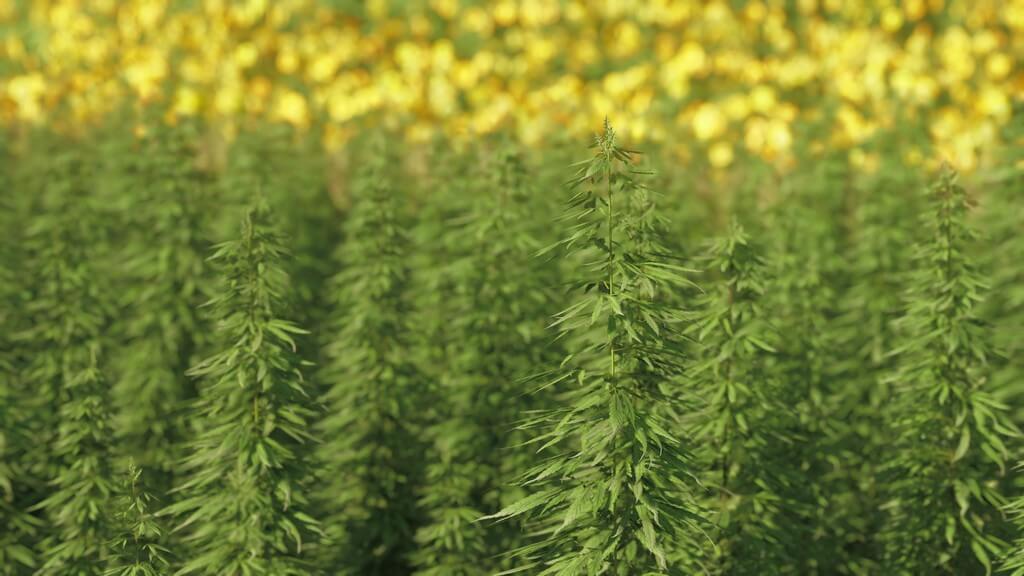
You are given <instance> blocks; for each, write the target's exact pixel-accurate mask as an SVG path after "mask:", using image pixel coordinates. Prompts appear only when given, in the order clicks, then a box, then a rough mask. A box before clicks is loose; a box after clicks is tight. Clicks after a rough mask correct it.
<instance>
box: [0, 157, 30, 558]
mask: <svg viewBox="0 0 1024 576" xmlns="http://www.w3.org/2000/svg"><path fill="white" fill-rule="evenodd" d="M3 152H6V151H5V150H0V161H2V162H3V165H2V169H0V190H3V191H5V192H7V191H13V190H14V185H15V184H14V179H13V178H9V177H7V176H8V174H9V172H8V170H7V168H8V164H7V162H8V161H9V159H8V158H7V155H6V154H4V153H3ZM18 215H20V214H19V212H18V211H16V208H15V203H14V202H12V201H11V198H9V196H7V195H5V196H4V197H2V198H0V227H2V229H3V232H2V239H0V326H3V328H4V329H3V330H2V332H0V526H3V528H2V529H0V575H2V576H17V575H19V574H27V573H28V572H29V571H30V570H31V569H32V568H33V567H34V566H36V564H37V560H36V556H35V553H34V551H33V550H32V544H33V542H34V541H35V539H36V538H37V535H38V533H39V531H38V526H37V524H38V523H39V522H38V519H37V518H36V517H35V516H34V515H32V514H30V513H29V512H28V510H27V509H28V507H29V506H30V505H31V504H32V503H33V501H32V498H33V494H32V491H31V489H30V487H31V486H32V485H33V484H36V483H37V482H36V479H35V478H34V477H33V474H32V470H31V468H30V466H29V460H28V458H27V453H28V452H30V451H31V450H32V443H31V440H30V439H31V437H32V435H31V432H30V431H29V426H30V424H31V419H30V417H29V415H30V413H31V412H30V405H29V403H28V402H27V401H26V400H27V397H28V390H26V389H25V385H24V384H25V382H24V378H23V377H22V374H23V372H24V370H23V367H24V364H25V359H24V358H23V354H22V353H21V350H22V348H23V344H24V343H23V342H18V341H17V338H16V337H15V333H16V332H18V331H19V330H21V329H23V326H22V323H23V321H24V317H23V316H24V315H23V314H22V312H23V307H22V302H21V299H22V294H21V292H22V290H21V288H22V287H23V284H22V282H23V279H19V278H18V277H17V274H16V271H17V270H21V269H22V268H21V267H22V266H23V265H24V263H23V262H22V261H21V254H20V250H18V249H17V248H16V247H17V246H20V245H21V242H20V240H21V236H22V226H21V223H20V222H18V219H17V218H16V216H18Z"/></svg>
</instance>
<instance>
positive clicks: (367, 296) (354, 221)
mask: <svg viewBox="0 0 1024 576" xmlns="http://www.w3.org/2000/svg"><path fill="white" fill-rule="evenodd" d="M360 159H361V166H360V169H359V172H358V173H357V174H356V177H355V181H354V182H353V187H352V195H353V199H352V208H351V211H350V212H349V214H348V217H347V221H346V223H345V234H344V236H345V238H344V242H343V244H342V245H341V246H340V247H339V248H338V251H337V260H336V262H337V266H338V268H339V269H340V272H338V274H337V275H336V276H335V277H334V278H333V280H332V282H331V284H330V287H331V290H332V295H333V299H332V305H333V306H332V308H333V310H332V319H331V320H332V321H331V322H330V323H328V325H329V330H330V338H331V339H330V340H329V341H328V343H327V344H326V349H325V351H324V356H325V357H326V360H325V366H324V367H323V369H322V371H321V372H320V375H319V379H320V380H321V382H322V384H321V385H322V386H324V387H326V393H325V396H324V403H325V404H326V406H327V415H326V416H325V418H324V419H323V421H322V422H321V423H320V425H319V429H320V432H321V435H322V437H323V439H324V442H323V444H322V445H321V448H320V450H319V461H320V462H321V465H322V467H323V478H324V482H323V485H322V489H321V491H320V493H319V501H320V506H321V507H322V509H323V510H324V513H325V527H326V532H327V535H328V537H329V539H330V545H329V546H327V547H325V554H324V558H323V560H324V562H325V563H326V564H327V566H328V568H329V570H330V571H331V573H332V574H352V575H360V576H362V575H367V576H373V575H380V576H383V575H387V574H402V573H405V572H407V571H408V570H409V568H408V554H409V552H410V548H411V544H412V538H413V534H414V532H415V530H416V524H417V522H418V520H417V516H418V514H417V511H416V509H417V506H416V495H415V489H416V487H415V483H416V478H417V477H418V475H419V468H420V455H421V454H422V447H421V445H420V443H419V441H418V440H417V428H418V427H417V426H416V425H415V421H416V420H417V418H416V414H415V411H417V410H421V409H424V408H425V407H421V406H418V398H419V396H418V394H419V389H418V387H419V386H420V384H421V380H420V378H419V377H418V375H417V370H416V369H415V366H414V365H413V363H412V360H411V358H410V347H409V328H408V323H409V314H410V309H409V303H408V294H407V278H408V270H407V268H406V266H407V262H406V257H407V252H406V246H407V242H406V238H405V225H404V222H403V221H402V219H401V217H400V215H399V196H398V194H397V193H396V190H395V188H393V187H392V185H391V182H392V178H393V176H392V174H391V171H392V170H393V166H394V160H393V158H392V157H391V156H390V155H389V153H388V152H387V151H386V150H385V149H384V148H383V143H382V141H380V140H377V141H376V144H375V145H374V147H373V148H372V149H371V152H370V153H369V154H366V155H365V156H360Z"/></svg>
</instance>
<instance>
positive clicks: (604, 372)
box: [489, 121, 706, 576]
mask: <svg viewBox="0 0 1024 576" xmlns="http://www.w3.org/2000/svg"><path fill="white" fill-rule="evenodd" d="M593 148H594V155H593V156H592V157H591V158H590V159H588V160H584V161H582V162H579V163H578V164H577V165H576V166H577V167H578V169H577V171H576V174H575V176H574V177H573V178H572V180H571V181H570V183H569V188H570V190H571V191H572V195H571V198H570V199H569V202H568V205H567V207H566V211H565V213H564V215H563V216H562V218H561V222H562V224H563V225H564V226H565V236H564V238H563V240H561V241H560V242H559V243H557V244H556V245H555V246H554V247H552V249H556V248H557V249H561V250H564V251H565V253H566V256H567V258H569V259H571V261H572V262H574V263H576V264H577V266H578V268H577V270H576V272H575V274H574V277H573V278H571V291H572V296H573V297H574V299H575V301H574V302H573V304H572V305H570V306H569V307H568V308H566V309H565V310H563V311H562V312H560V313H558V314H557V315H556V317H555V320H554V321H553V323H552V325H553V327H555V328H556V329H557V332H558V337H559V338H561V339H562V340H563V341H564V345H565V346H566V349H567V350H568V352H569V353H568V354H567V355H566V356H565V358H564V359H563V360H562V362H561V363H560V364H558V365H557V366H556V367H554V368H553V369H552V370H551V371H550V372H549V374H548V376H547V377H546V378H544V379H543V380H542V381H541V382H540V384H539V386H540V387H541V388H548V387H554V389H555V390H557V393H559V395H560V396H561V397H560V398H559V407H557V408H554V409H550V410H542V411H540V412H539V413H532V414H529V415H528V417H527V419H526V421H525V423H524V424H523V425H524V426H525V427H526V428H528V429H530V430H534V431H535V436H534V437H533V439H532V440H531V442H532V443H534V444H536V445H539V447H540V448H539V449H540V451H541V452H543V453H544V454H545V456H543V457H542V458H541V462H540V463H538V464H537V465H536V466H534V467H533V468H531V469H530V470H529V471H528V472H527V473H526V474H524V475H523V477H522V479H521V482H522V484H523V485H524V486H525V487H527V488H528V489H529V490H530V491H531V492H532V493H531V494H530V495H529V496H527V497H525V498H523V499H522V500H520V501H518V502H516V503H514V504H512V505H510V506H508V507H506V508H504V509H502V510H501V511H499V512H498V513H496V514H493V515H491V516H490V517H489V518H491V519H510V518H519V517H526V518H527V519H528V520H529V522H530V523H529V525H528V526H529V530H530V531H531V533H533V534H535V535H536V537H537V539H536V541H534V542H531V543H529V544H527V545H525V546H523V547H521V548H519V549H518V550H516V551H515V554H516V556H517V557H518V559H519V562H518V564H519V567H518V568H519V569H520V570H524V571H529V572H530V573H532V574H538V575H541V576H550V575H554V574H587V575H589V576H596V575H598V574H608V575H616V576H626V575H631V574H680V573H682V568H681V565H682V562H680V561H677V560H676V557H678V556H679V552H678V551H680V550H687V551H696V550H697V549H698V548H699V546H700V539H701V538H703V535H702V531H703V526H704V524H705V523H706V521H705V515H704V513H703V511H702V510H701V509H700V508H699V506H698V504H697V501H696V500H697V494H698V492H699V491H700V486H699V483H698V480H697V477H696V474H697V469H696V467H695V464H694V463H693V459H692V457H691V455H690V453H689V448H690V447H689V444H690V439H689V438H685V437H684V438H680V436H679V434H678V433H677V432H675V431H672V430H670V426H671V422H672V417H674V413H677V412H678V411H680V410H681V409H682V407H681V406H680V404H679V402H678V400H677V398H678V396H677V394H676V391H675V390H674V387H676V386H679V385H680V384H679V382H680V381H682V382H683V385H684V386H687V385H689V384H688V383H687V380H686V378H680V376H681V373H682V371H683V358H682V352H681V350H682V342H681V341H682V335H681V334H680V330H679V325H680V320H681V316H680V311H679V310H677V309H674V308H673V307H671V306H670V305H668V304H667V303H666V300H668V299H669V298H668V297H669V295H670V293H671V292H672V291H673V290H675V289H677V288H678V287H679V286H681V285H684V284H686V283H687V282H688V280H687V279H686V277H685V274H686V273H687V269H685V268H684V267H682V266H680V265H678V264H676V263H674V262H672V261H671V259H670V258H669V257H668V256H667V255H666V254H664V252H663V250H662V249H661V238H660V232H659V230H658V229H657V226H656V225H657V220H656V219H655V215H654V213H653V212H652V210H653V197H652V193H651V191H649V190H648V189H647V188H646V187H645V186H644V183H643V181H642V178H643V177H644V176H645V174H644V173H643V172H642V171H640V170H638V169H637V168H636V167H635V162H636V160H637V154H638V153H637V152H634V151H631V150H627V149H625V148H622V147H621V146H620V145H619V143H618V141H617V139H616V136H615V132H614V131H613V130H612V128H611V126H610V125H609V124H608V122H607V121H606V122H605V127H604V131H603V133H602V134H601V135H600V136H598V137H597V138H596V139H595V142H594V144H593ZM694 561H699V559H695V560H694Z"/></svg>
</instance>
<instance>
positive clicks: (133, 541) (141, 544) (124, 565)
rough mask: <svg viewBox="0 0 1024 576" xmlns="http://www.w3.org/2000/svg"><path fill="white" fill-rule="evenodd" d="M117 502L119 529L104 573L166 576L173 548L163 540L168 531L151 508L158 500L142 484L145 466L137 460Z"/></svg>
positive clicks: (116, 521) (130, 469) (128, 471)
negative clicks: (165, 545) (143, 467)
mask: <svg viewBox="0 0 1024 576" xmlns="http://www.w3.org/2000/svg"><path fill="white" fill-rule="evenodd" d="M118 490H119V493H118V497H117V501H116V503H115V507H116V512H115V523H116V524H117V525H118V528H119V530H120V533H119V534H117V535H116V536H115V537H114V538H113V539H112V540H111V543H110V547H111V561H110V567H109V568H107V570H106V571H105V572H104V576H166V575H168V574H170V573H171V570H170V568H171V562H170V550H168V549H167V548H166V547H164V545H163V544H162V541H163V539H164V537H165V531H164V528H163V526H161V523H160V521H159V519H158V518H157V517H156V515H155V514H154V513H153V511H152V508H153V507H154V505H155V504H156V503H157V502H156V499H155V498H154V497H153V495H152V494H150V493H149V492H147V491H146V489H145V487H144V486H143V485H142V470H141V469H140V468H139V467H138V466H136V465H135V463H134V462H130V463H129V464H128V470H127V473H126V474H124V478H123V480H122V482H121V485H120V486H119V487H118Z"/></svg>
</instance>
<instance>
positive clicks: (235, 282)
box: [163, 201, 319, 576]
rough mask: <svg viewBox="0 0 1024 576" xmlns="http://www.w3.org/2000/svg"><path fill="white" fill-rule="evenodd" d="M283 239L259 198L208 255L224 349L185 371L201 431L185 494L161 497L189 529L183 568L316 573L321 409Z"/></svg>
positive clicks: (187, 463) (187, 466) (187, 464)
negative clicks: (314, 445)
mask: <svg viewBox="0 0 1024 576" xmlns="http://www.w3.org/2000/svg"><path fill="white" fill-rule="evenodd" d="M285 256H286V251H285V249H284V247H283V246H282V240H281V238H280V237H279V236H278V235H277V233H276V232H275V229H274V227H273V224H272V223H271V222H270V221H269V214H268V210H267V206H266V203H265V202H262V201H257V202H256V206H255V207H253V208H250V209H248V210H247V211H246V215H245V218H244V220H243V223H242V230H241V236H240V237H239V238H238V239H237V240H232V241H229V242H225V243H223V244H220V245H219V246H217V248H216V250H215V252H214V254H213V256H212V258H211V260H212V261H213V262H215V263H217V264H219V265H220V272H221V274H222V278H223V283H222V286H221V287H220V292H219V293H218V294H217V295H216V296H215V297H214V298H213V300H212V301H211V302H210V304H209V305H210V307H211V308H212V310H213V315H214V316H215V319H216V321H217V323H218V326H219V334H218V335H219V340H218V346H220V347H221V350H220V352H218V353H216V354H215V355H213V356H211V357H209V358H207V359H206V360H204V361H202V362H200V363H199V364H197V365H196V366H195V367H193V368H192V369H191V371H190V374H191V375H193V376H195V377H198V378H199V389H200V399H199V400H198V401H197V402H196V403H195V407H194V408H193V413H192V414H191V416H190V417H191V418H192V419H193V420H196V421H197V422H198V426H197V427H198V432H197V435H196V437H195V438H194V440H193V441H192V442H191V445H190V448H189V451H190V453H189V454H188V456H187V457H185V458H184V459H183V461H182V462H181V463H180V467H181V468H182V469H183V471H184V472H185V473H186V474H187V475H188V477H187V480H186V481H185V482H184V483H183V484H182V486H181V492H182V499H181V500H180V501H178V502H176V503H174V504H172V505H170V506H168V507H167V508H165V509H164V512H163V513H164V514H168V515H174V516H177V517H178V518H179V523H178V527H177V530H182V531H185V532H186V536H185V544H186V545H187V546H188V549H187V553H182V556H183V557H185V558H187V560H186V561H185V562H184V563H183V565H182V566H181V568H180V570H179V571H178V572H177V573H178V574H208V575H214V574H216V575H231V576H235V575H245V574H266V575H268V576H288V575H299V574H301V575H308V574H315V573H316V570H314V567H313V563H312V562H311V560H310V559H309V556H310V554H309V552H308V549H309V548H310V545H311V544H315V543H316V541H317V536H318V532H319V527H318V524H317V521H316V520H315V519H314V518H313V517H312V516H311V515H310V506H309V504H308V502H307V493H308V491H309V483H310V481H311V480H312V473H311V469H310V461H309V458H308V455H307V452H308V451H309V444H310V442H311V435H310V427H311V425H312V420H313V418H314V417H315V416H316V411H315V410H314V408H313V403H312V401H311V399H310V394H309V390H308V389H309V385H308V384H307V383H306V381H305V380H304V378H303V374H302V369H303V367H304V366H305V365H306V363H305V362H304V361H303V360H302V359H301V357H300V356H299V354H298V352H297V351H296V345H295V340H294V335H297V334H303V333H304V330H302V329H301V328H299V327H298V326H296V325H295V324H294V323H292V322H291V321H289V320H287V319H286V318H287V314H288V312H289V301H288V299H287V296H288V294H287V292H286V291H287V289H288V287H289V284H288V277H287V275H286V274H285V272H284V270H283V268H282V265H283V261H284V258H285Z"/></svg>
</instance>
